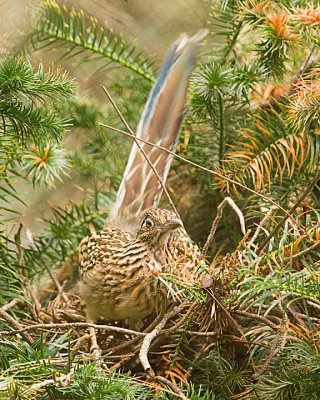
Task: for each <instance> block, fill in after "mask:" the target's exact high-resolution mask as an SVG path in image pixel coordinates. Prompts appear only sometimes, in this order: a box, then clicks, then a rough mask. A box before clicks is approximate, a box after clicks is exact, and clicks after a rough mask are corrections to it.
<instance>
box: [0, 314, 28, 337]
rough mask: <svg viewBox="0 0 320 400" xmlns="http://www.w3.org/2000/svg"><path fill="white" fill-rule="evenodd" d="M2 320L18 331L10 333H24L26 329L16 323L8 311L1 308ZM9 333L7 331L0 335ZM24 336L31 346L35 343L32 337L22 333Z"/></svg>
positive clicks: (0, 316) (0, 315)
mask: <svg viewBox="0 0 320 400" xmlns="http://www.w3.org/2000/svg"><path fill="white" fill-rule="evenodd" d="M0 318H2V319H4V320H5V321H6V322H8V324H10V325H12V326H13V327H14V328H16V331H10V333H22V332H24V329H22V325H21V324H20V323H19V322H18V321H16V320H15V319H14V318H13V317H11V315H10V314H8V313H7V311H6V310H4V309H3V308H0ZM6 333H8V332H7V331H2V332H0V335H2V334H6ZM22 336H23V337H24V338H25V339H26V341H27V342H28V343H29V344H31V343H32V342H33V340H32V338H31V336H30V335H29V334H28V333H22Z"/></svg>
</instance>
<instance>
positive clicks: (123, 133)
mask: <svg viewBox="0 0 320 400" xmlns="http://www.w3.org/2000/svg"><path fill="white" fill-rule="evenodd" d="M99 125H100V126H103V127H104V128H108V129H110V130H112V131H115V132H118V133H121V134H122V135H125V136H128V137H131V138H132V139H135V140H138V141H139V142H143V143H146V144H148V145H149V146H153V147H156V148H157V149H160V150H163V151H165V152H167V153H169V154H171V155H173V156H174V157H176V158H177V159H178V160H181V161H183V162H185V163H187V164H190V165H192V166H193V167H196V168H198V169H201V170H202V171H205V172H208V173H209V174H211V175H215V176H218V177H219V178H223V179H225V180H226V181H228V182H230V183H233V184H234V185H236V186H239V187H241V189H244V190H246V191H247V192H249V193H252V194H255V195H256V196H259V197H261V198H262V199H264V200H265V201H267V202H268V203H271V204H273V205H274V206H276V207H277V208H278V209H279V210H281V211H282V212H283V213H284V214H286V215H287V218H291V219H292V220H293V222H295V220H294V218H293V217H292V215H290V214H289V213H288V211H286V210H285V209H284V208H283V207H281V206H280V205H279V204H277V203H276V202H275V201H273V200H272V199H270V198H269V197H267V196H265V195H264V194H262V193H259V192H256V191H255V190H253V189H250V188H249V187H247V186H245V185H243V184H242V183H240V182H237V181H235V180H233V179H231V178H229V177H228V176H225V175H222V174H220V173H219V172H216V171H213V170H211V169H208V168H206V167H203V166H202V165H200V164H197V163H195V162H193V161H191V160H188V159H187V158H184V157H182V156H180V155H179V154H176V153H174V152H173V151H171V150H168V149H166V148H165V147H162V146H158V145H157V144H155V143H151V142H149V141H148V140H145V139H142V138H138V137H136V136H135V135H132V134H131V133H128V132H126V131H123V130H122V129H117V128H114V127H113V126H110V125H106V124H99Z"/></svg>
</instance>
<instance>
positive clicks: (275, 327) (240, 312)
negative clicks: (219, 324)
mask: <svg viewBox="0 0 320 400" xmlns="http://www.w3.org/2000/svg"><path fill="white" fill-rule="evenodd" d="M234 313H235V314H237V315H241V316H242V317H246V318H251V319H256V320H258V321H261V322H263V323H265V324H266V325H268V326H270V328H272V329H273V330H275V331H278V325H276V324H275V323H273V322H272V321H270V319H268V318H267V317H263V316H262V315H257V314H252V313H249V312H247V311H243V310H236V311H234Z"/></svg>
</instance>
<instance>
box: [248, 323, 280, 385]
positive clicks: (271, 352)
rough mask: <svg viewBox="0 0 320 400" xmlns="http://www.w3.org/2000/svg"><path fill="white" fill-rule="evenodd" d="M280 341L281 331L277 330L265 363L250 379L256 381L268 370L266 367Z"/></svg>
mask: <svg viewBox="0 0 320 400" xmlns="http://www.w3.org/2000/svg"><path fill="white" fill-rule="evenodd" d="M280 339H281V330H280V329H278V331H277V334H276V336H275V338H274V339H273V342H272V344H271V346H270V350H269V354H268V357H267V358H266V359H265V362H264V363H263V365H262V367H261V368H260V369H259V370H258V371H257V372H256V373H254V374H253V375H252V379H257V378H258V377H259V376H260V375H262V374H263V373H264V372H265V371H266V370H267V369H268V367H269V365H270V363H271V361H272V359H273V357H274V354H275V351H276V348H277V344H278V343H279V340H280Z"/></svg>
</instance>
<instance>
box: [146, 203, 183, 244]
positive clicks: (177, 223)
mask: <svg viewBox="0 0 320 400" xmlns="http://www.w3.org/2000/svg"><path fill="white" fill-rule="evenodd" d="M182 227H183V223H182V221H181V220H180V218H178V217H177V215H176V214H175V213H173V212H172V211H168V210H165V209H162V208H151V209H150V210H148V211H146V212H144V213H143V214H142V222H141V226H140V229H139V231H138V236H139V238H140V239H141V240H143V241H145V242H148V243H150V244H164V243H165V242H166V241H167V239H168V237H169V236H170V233H172V231H174V230H175V229H178V228H182Z"/></svg>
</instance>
